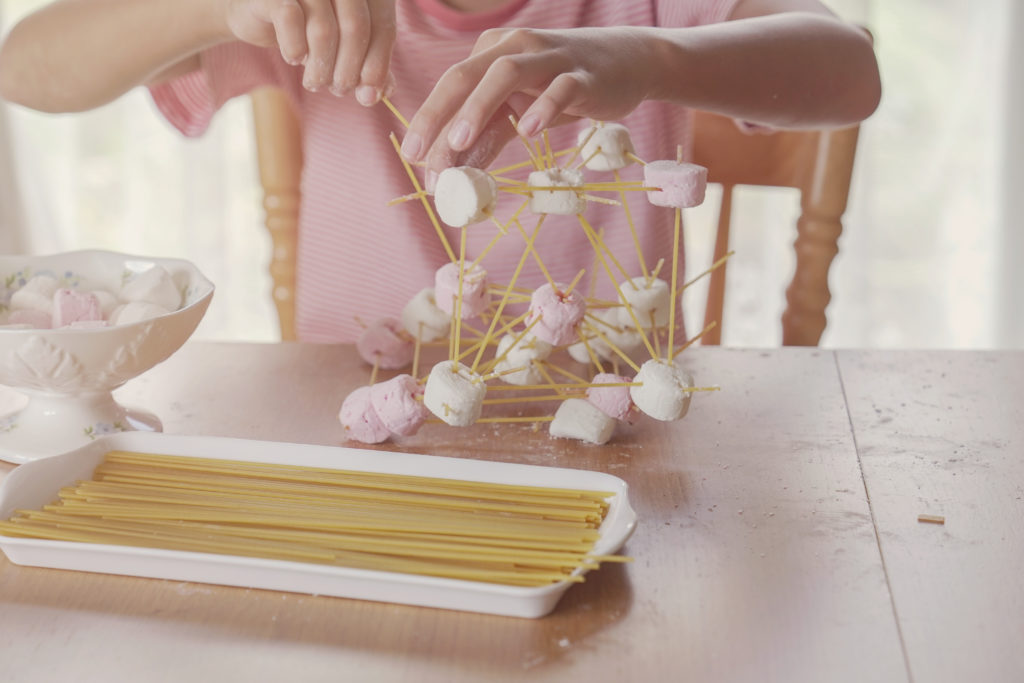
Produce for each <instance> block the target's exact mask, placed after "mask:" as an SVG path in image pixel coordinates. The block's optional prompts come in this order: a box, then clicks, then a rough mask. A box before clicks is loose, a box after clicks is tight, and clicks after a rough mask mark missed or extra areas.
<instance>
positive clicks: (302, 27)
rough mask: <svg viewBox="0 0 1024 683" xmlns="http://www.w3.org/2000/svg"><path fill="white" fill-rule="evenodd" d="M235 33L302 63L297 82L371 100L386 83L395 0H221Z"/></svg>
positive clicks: (386, 87)
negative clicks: (224, 4)
mask: <svg viewBox="0 0 1024 683" xmlns="http://www.w3.org/2000/svg"><path fill="white" fill-rule="evenodd" d="M226 19H227V23H228V27H229V28H230V30H231V32H232V33H233V34H234V36H235V37H236V38H238V39H239V40H241V41H244V42H246V43H251V44H253V45H259V46H261V47H273V46H277V48H278V49H279V50H280V51H281V56H282V57H283V58H284V60H285V61H286V62H288V63H289V64H296V65H298V64H302V65H304V66H305V69H304V72H303V75H302V85H303V87H305V88H306V89H308V90H313V91H316V90H319V89H321V88H324V87H326V88H328V89H329V90H330V91H331V92H332V93H334V94H335V95H339V96H340V95H347V94H349V93H350V92H353V91H354V92H355V97H356V99H357V100H358V101H359V103H360V104H363V105H366V106H370V105H373V104H376V103H377V102H378V101H379V100H380V98H381V95H384V94H387V92H388V91H389V90H390V89H391V87H392V76H391V72H390V66H391V51H392V48H393V47H394V44H395V0H226Z"/></svg>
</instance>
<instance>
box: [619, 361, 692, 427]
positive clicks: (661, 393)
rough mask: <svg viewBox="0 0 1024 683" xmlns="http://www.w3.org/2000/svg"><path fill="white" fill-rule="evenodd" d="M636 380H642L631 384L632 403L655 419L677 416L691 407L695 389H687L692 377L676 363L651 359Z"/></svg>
mask: <svg viewBox="0 0 1024 683" xmlns="http://www.w3.org/2000/svg"><path fill="white" fill-rule="evenodd" d="M633 381H634V382H640V383H641V384H640V386H635V387H630V388H629V395H630V397H632V399H633V403H635V404H636V407H637V408H639V409H640V410H642V411H643V412H644V413H646V414H647V415H650V416H651V417H653V418H654V419H655V420H662V421H664V422H670V421H672V420H678V419H680V418H682V417H684V416H685V415H686V412H687V411H688V410H689V409H690V397H691V395H692V393H691V392H689V391H686V389H688V388H692V387H693V377H691V376H690V375H689V374H687V373H686V372H685V371H683V370H682V369H681V368H679V367H678V366H677V365H675V364H674V363H667V362H665V361H663V360H649V361H647V362H646V363H644V364H643V365H641V366H640V372H638V373H637V375H636V379H634V380H633Z"/></svg>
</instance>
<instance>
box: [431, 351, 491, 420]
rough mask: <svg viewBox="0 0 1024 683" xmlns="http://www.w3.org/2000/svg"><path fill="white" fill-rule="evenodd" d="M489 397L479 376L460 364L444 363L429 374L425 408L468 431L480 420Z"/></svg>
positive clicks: (453, 362) (454, 362) (432, 369)
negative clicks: (467, 428) (486, 396)
mask: <svg viewBox="0 0 1024 683" xmlns="http://www.w3.org/2000/svg"><path fill="white" fill-rule="evenodd" d="M486 394H487V385H486V384H484V382H483V378H481V377H480V375H478V374H477V373H475V372H473V371H472V370H470V369H469V368H468V367H466V366H465V365H463V364H462V363H459V362H457V361H442V362H440V363H438V364H437V365H435V366H434V367H433V368H431V370H430V375H429V376H428V377H427V384H426V388H425V389H424V392H423V405H425V406H426V407H427V409H428V410H429V411H430V412H432V413H433V414H434V415H436V416H437V417H439V418H441V420H442V421H443V422H446V423H448V424H450V425H452V426H454V427H466V426H469V425H471V424H473V423H474V422H476V421H477V418H479V417H480V412H481V411H482V410H483V405H484V396H485V395H486Z"/></svg>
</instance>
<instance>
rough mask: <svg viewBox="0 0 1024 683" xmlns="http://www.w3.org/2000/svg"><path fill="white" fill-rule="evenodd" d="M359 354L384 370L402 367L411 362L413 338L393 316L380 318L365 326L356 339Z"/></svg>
mask: <svg viewBox="0 0 1024 683" xmlns="http://www.w3.org/2000/svg"><path fill="white" fill-rule="evenodd" d="M356 350H357V351H358V352H359V356H360V357H361V358H362V359H363V360H364V361H366V362H367V363H369V364H370V365H376V366H378V367H380V368H383V369H384V370H396V369H398V368H404V367H405V366H406V365H408V364H409V363H411V362H412V354H413V340H412V337H410V336H409V335H408V334H406V332H405V330H404V329H403V328H402V324H401V323H400V322H398V320H396V319H394V318H380V319H379V320H375V321H373V322H372V323H370V325H368V326H367V327H366V329H364V330H363V331H362V333H361V334H360V335H359V339H357V340H356Z"/></svg>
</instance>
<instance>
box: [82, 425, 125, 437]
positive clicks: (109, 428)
mask: <svg viewBox="0 0 1024 683" xmlns="http://www.w3.org/2000/svg"><path fill="white" fill-rule="evenodd" d="M82 431H83V432H84V433H85V435H86V436H87V437H89V439H95V438H96V437H97V436H104V435H106V434H116V433H117V432H127V431H129V429H128V427H126V426H124V425H123V424H122V423H120V422H114V423H110V422H97V423H96V424H94V425H90V426H88V427H86V428H85V429H83V430H82Z"/></svg>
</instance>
